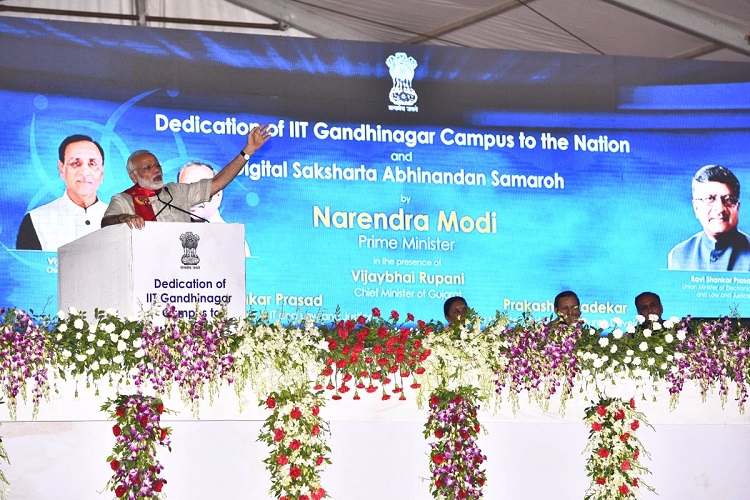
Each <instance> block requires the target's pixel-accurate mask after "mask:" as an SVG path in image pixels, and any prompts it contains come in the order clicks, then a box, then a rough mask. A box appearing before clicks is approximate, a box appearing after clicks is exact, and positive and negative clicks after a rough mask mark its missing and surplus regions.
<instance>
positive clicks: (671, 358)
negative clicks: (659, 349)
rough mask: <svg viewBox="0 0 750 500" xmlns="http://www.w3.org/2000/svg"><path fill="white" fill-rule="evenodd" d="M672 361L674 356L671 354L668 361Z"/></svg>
mask: <svg viewBox="0 0 750 500" xmlns="http://www.w3.org/2000/svg"><path fill="white" fill-rule="evenodd" d="M672 360H674V356H672V355H671V354H670V355H669V356H667V361H669V362H670V363H671V362H672Z"/></svg>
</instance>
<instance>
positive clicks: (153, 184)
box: [135, 173, 164, 191]
mask: <svg viewBox="0 0 750 500" xmlns="http://www.w3.org/2000/svg"><path fill="white" fill-rule="evenodd" d="M135 178H136V179H137V180H138V185H139V186H141V187H143V188H146V189H153V190H154V191H156V190H159V189H161V188H163V187H164V178H163V177H162V178H161V179H159V180H158V181H149V180H147V179H144V178H142V177H141V176H139V175H138V174H137V173H136V174H135Z"/></svg>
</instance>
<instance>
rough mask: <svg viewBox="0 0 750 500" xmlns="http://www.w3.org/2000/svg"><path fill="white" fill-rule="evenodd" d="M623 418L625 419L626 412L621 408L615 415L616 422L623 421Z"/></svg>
mask: <svg viewBox="0 0 750 500" xmlns="http://www.w3.org/2000/svg"><path fill="white" fill-rule="evenodd" d="M623 418H625V410H623V409H622V408H620V409H619V410H617V413H615V420H622V419H623Z"/></svg>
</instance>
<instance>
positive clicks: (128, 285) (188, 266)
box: [57, 222, 245, 317]
mask: <svg viewBox="0 0 750 500" xmlns="http://www.w3.org/2000/svg"><path fill="white" fill-rule="evenodd" d="M57 255H58V272H59V274H58V282H57V285H58V301H59V307H60V309H62V310H64V311H67V310H68V308H69V307H71V306H72V307H75V308H76V309H78V310H79V311H85V312H87V313H88V314H89V316H91V314H93V312H94V309H96V308H98V309H104V310H106V309H114V310H116V311H118V312H119V314H120V315H121V316H128V317H135V316H138V314H139V313H140V312H141V311H143V310H148V309H150V308H151V306H152V304H155V305H156V306H160V305H164V304H171V305H174V306H175V308H176V309H177V311H178V313H179V314H180V315H182V316H186V317H190V316H193V315H195V313H196V304H200V310H202V311H206V312H207V313H208V314H209V316H211V315H213V314H215V313H216V312H217V311H218V310H219V309H220V308H221V303H222V302H223V301H226V302H227V304H228V307H227V310H228V313H229V314H230V315H231V316H233V317H243V316H244V315H245V228H244V225H243V224H206V223H202V224H197V223H189V222H146V227H144V228H143V229H131V228H130V227H128V226H127V224H116V225H113V226H108V227H105V228H102V229H99V230H98V231H95V232H93V233H91V234H89V235H86V236H83V237H81V238H78V239H77V240H75V241H72V242H70V243H68V244H67V245H63V246H61V247H60V248H59V249H58V251H57Z"/></svg>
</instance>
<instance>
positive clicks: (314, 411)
mask: <svg viewBox="0 0 750 500" xmlns="http://www.w3.org/2000/svg"><path fill="white" fill-rule="evenodd" d="M319 413H320V407H319V406H318V405H313V407H312V414H313V416H316V417H317V416H318V414H319Z"/></svg>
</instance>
